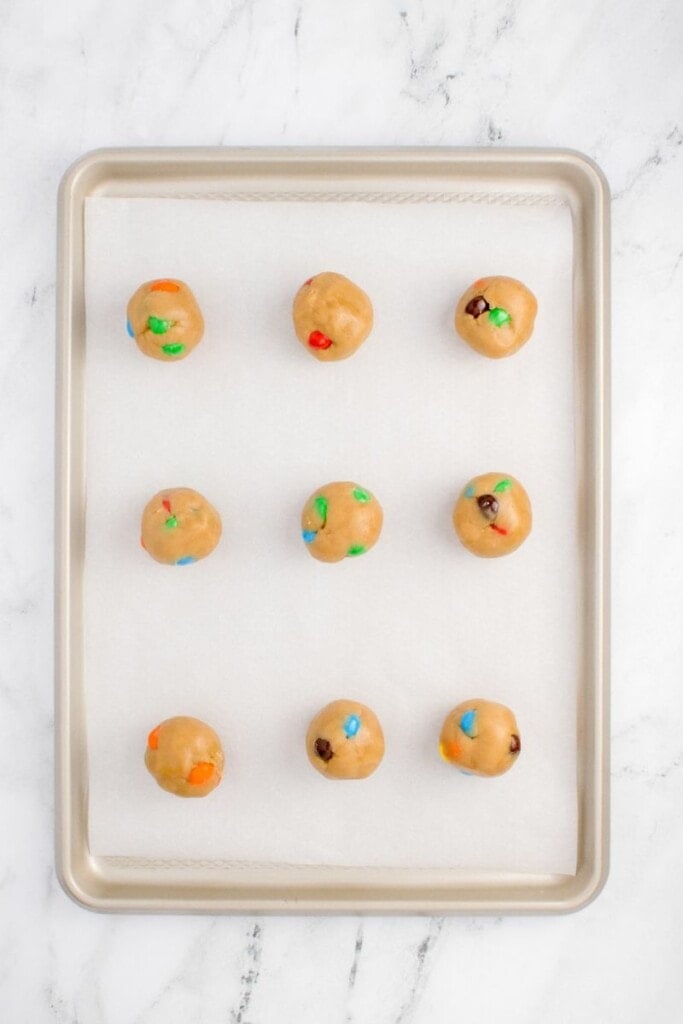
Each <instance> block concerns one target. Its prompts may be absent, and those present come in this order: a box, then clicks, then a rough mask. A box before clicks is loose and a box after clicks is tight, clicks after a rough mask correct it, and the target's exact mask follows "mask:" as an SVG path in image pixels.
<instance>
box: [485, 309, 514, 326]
mask: <svg viewBox="0 0 683 1024" xmlns="http://www.w3.org/2000/svg"><path fill="white" fill-rule="evenodd" d="M489 320H490V321H491V323H492V324H493V326H494V327H502V326H503V324H509V323H510V314H509V313H508V311H507V310H506V309H502V308H501V307H500V306H494V307H493V309H490V310H489Z"/></svg>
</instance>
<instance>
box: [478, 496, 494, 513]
mask: <svg viewBox="0 0 683 1024" xmlns="http://www.w3.org/2000/svg"><path fill="white" fill-rule="evenodd" d="M477 505H478V506H479V511H480V512H481V514H482V515H483V516H484V517H485V518H486V519H495V518H496V516H497V515H498V501H497V499H496V498H494V496H493V495H492V494H480V495H479V497H478V498H477Z"/></svg>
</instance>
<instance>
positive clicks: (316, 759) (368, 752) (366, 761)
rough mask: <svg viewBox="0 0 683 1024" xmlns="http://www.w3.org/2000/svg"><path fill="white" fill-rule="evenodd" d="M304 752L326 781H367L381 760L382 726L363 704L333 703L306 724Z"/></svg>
mask: <svg viewBox="0 0 683 1024" xmlns="http://www.w3.org/2000/svg"><path fill="white" fill-rule="evenodd" d="M306 753H307V754H308V760H309V761H310V762H311V764H312V765H313V767H314V768H316V769H317V770H318V771H319V772H320V774H321V775H325V776H327V778H328V779H366V778H367V777H368V775H372V773H373V772H374V770H375V769H376V768H377V767H378V765H379V763H380V761H381V760H382V758H383V757H384V733H383V732H382V726H381V725H380V724H379V719H378V718H377V715H375V713H374V711H371V710H370V708H368V707H366V706H365V704H360V703H359V702H358V701H355V700H334V701H332V703H331V704H328V705H327V707H324V708H323V709H322V711H319V712H318V714H317V715H316V716H315V718H314V719H313V721H312V722H311V724H310V725H309V727H308V732H307V733H306Z"/></svg>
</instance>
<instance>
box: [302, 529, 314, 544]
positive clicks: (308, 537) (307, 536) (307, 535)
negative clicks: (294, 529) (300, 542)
mask: <svg viewBox="0 0 683 1024" xmlns="http://www.w3.org/2000/svg"><path fill="white" fill-rule="evenodd" d="M317 533H318V531H317V530H302V531H301V536H302V537H303V539H304V540H305V541H306V543H307V544H310V543H311V541H312V540H315V538H316V536H317Z"/></svg>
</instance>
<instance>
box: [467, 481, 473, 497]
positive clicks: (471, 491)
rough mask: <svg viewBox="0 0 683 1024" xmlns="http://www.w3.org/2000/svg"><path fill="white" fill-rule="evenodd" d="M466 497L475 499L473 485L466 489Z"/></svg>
mask: <svg viewBox="0 0 683 1024" xmlns="http://www.w3.org/2000/svg"><path fill="white" fill-rule="evenodd" d="M465 497H466V498H473V497H474V487H473V486H472V484H469V486H467V487H466V488H465Z"/></svg>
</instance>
